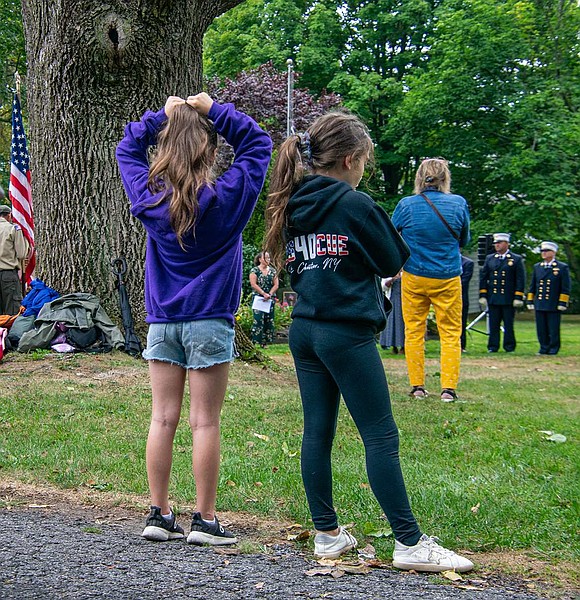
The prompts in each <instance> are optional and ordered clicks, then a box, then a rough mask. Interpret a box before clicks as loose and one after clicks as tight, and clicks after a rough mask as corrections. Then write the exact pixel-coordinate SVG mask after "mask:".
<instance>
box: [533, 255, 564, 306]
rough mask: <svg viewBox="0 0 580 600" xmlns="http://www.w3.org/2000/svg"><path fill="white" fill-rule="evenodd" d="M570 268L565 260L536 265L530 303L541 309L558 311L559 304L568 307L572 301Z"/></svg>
mask: <svg viewBox="0 0 580 600" xmlns="http://www.w3.org/2000/svg"><path fill="white" fill-rule="evenodd" d="M570 288H571V280H570V269H569V268H568V265H567V264H566V263H565V262H561V261H559V260H552V261H550V262H549V263H547V264H546V263H544V262H539V263H536V264H535V265H534V270H533V272H532V283H531V284H530V291H529V292H528V298H527V301H528V304H533V305H534V308H535V309H536V310H539V311H543V310H545V311H549V312H552V311H556V310H558V306H562V307H564V308H568V302H569V301H570Z"/></svg>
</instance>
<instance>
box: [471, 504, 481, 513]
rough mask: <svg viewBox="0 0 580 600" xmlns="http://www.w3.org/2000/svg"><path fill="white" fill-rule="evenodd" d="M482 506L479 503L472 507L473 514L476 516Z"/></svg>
mask: <svg viewBox="0 0 580 600" xmlns="http://www.w3.org/2000/svg"><path fill="white" fill-rule="evenodd" d="M480 506H481V504H479V502H478V503H477V504H476V505H475V506H472V507H471V512H472V513H473V514H474V515H476V514H477V513H478V512H479V507H480Z"/></svg>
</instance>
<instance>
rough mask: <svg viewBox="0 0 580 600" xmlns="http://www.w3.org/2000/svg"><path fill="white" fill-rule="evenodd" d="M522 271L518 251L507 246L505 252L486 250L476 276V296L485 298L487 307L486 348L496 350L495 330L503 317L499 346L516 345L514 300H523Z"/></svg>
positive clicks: (510, 349)
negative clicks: (486, 252) (477, 285)
mask: <svg viewBox="0 0 580 600" xmlns="http://www.w3.org/2000/svg"><path fill="white" fill-rule="evenodd" d="M525 285H526V272H525V270H524V261H523V259H522V257H521V256H520V255H519V254H515V253H514V252H511V251H510V250H508V251H507V252H506V253H505V255H501V254H497V253H496V254H488V255H487V257H486V259H485V263H484V265H483V267H482V269H481V273H480V277H479V297H480V298H487V304H488V310H489V339H488V341H487V349H488V350H489V352H497V351H498V350H499V332H500V327H501V322H502V321H503V327H504V335H503V349H504V350H505V351H506V352H513V351H514V350H515V349H516V336H515V334H514V317H515V313H516V309H515V308H514V306H513V302H514V300H521V301H522V302H523V300H524V288H525Z"/></svg>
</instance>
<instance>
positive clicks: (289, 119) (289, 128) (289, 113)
mask: <svg viewBox="0 0 580 600" xmlns="http://www.w3.org/2000/svg"><path fill="white" fill-rule="evenodd" d="M286 64H287V65H288V98H287V110H286V137H290V136H291V135H292V133H293V129H294V122H293V121H294V110H293V101H292V91H293V90H294V72H293V66H294V62H293V61H292V59H291V58H289V59H288V60H287V61H286Z"/></svg>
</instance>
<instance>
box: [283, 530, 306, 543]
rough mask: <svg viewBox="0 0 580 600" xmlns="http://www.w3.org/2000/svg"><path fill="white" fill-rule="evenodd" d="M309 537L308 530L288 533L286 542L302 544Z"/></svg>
mask: <svg viewBox="0 0 580 600" xmlns="http://www.w3.org/2000/svg"><path fill="white" fill-rule="evenodd" d="M309 537H310V531H308V529H303V530H302V531H300V532H298V533H288V538H287V539H288V540H290V541H291V542H303V541H304V540H307V539H308V538H309Z"/></svg>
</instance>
